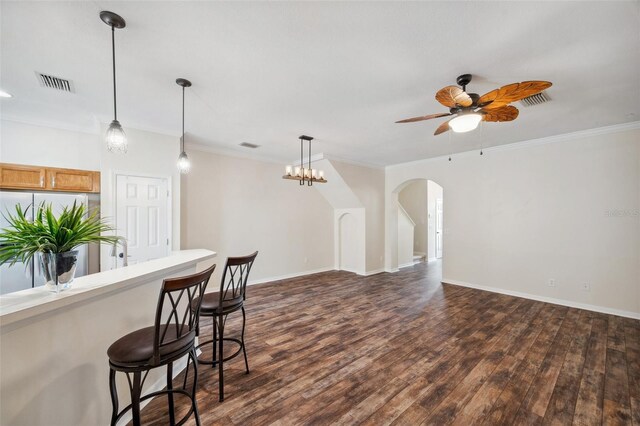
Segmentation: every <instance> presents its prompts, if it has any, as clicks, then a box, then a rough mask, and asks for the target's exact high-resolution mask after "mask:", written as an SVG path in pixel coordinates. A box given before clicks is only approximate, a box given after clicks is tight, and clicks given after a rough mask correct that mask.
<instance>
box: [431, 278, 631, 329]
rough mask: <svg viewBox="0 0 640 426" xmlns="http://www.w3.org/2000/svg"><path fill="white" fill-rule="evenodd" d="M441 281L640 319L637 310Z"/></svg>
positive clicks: (461, 282)
mask: <svg viewBox="0 0 640 426" xmlns="http://www.w3.org/2000/svg"><path fill="white" fill-rule="evenodd" d="M442 282H443V283H445V284H453V285H459V286H461V287H469V288H475V289H478V290H484V291H490V292H492V293H500V294H506V295H507V296H515V297H522V298H524V299H531V300H536V301H538V302H546V303H552V304H554V305H561V306H568V307H570V308H578V309H584V310H586V311H593V312H600V313H603V314H610V315H617V316H619V317H626V318H633V319H640V313H638V312H631V311H623V310H620V309H613V308H607V307H606V306H596V305H589V304H587V303H579V302H573V301H571V300H565V299H556V298H554V297H547V296H538V295H535V294H530V293H522V292H519V291H512V290H504V289H501V288H496V287H488V286H484V285H478V284H471V283H467V282H464V281H458V280H450V279H445V278H443V279H442Z"/></svg>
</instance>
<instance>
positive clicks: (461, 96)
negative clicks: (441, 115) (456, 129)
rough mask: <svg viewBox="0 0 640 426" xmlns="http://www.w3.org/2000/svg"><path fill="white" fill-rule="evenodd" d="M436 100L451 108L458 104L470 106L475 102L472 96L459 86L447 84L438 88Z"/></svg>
mask: <svg viewBox="0 0 640 426" xmlns="http://www.w3.org/2000/svg"><path fill="white" fill-rule="evenodd" d="M436 101H438V102H440V103H441V104H442V105H444V106H446V107H449V108H455V107H456V106H457V105H460V106H463V107H468V106H471V104H473V100H472V99H471V96H469V95H467V94H466V93H465V92H464V90H462V89H461V88H459V87H458V86H447V87H443V88H442V89H440V90H438V93H436Z"/></svg>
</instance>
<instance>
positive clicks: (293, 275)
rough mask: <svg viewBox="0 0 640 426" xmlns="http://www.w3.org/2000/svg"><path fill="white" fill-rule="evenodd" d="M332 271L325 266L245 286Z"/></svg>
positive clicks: (253, 281)
mask: <svg viewBox="0 0 640 426" xmlns="http://www.w3.org/2000/svg"><path fill="white" fill-rule="evenodd" d="M334 270H335V268H334V267H333V266H327V267H325V268H319V269H312V270H309V271H301V272H294V273H292V274H285V275H279V276H276V277H268V278H259V279H257V280H249V282H248V283H247V285H254V284H263V283H268V282H271V281H280V280H287V279H289V278H296V277H302V276H303V275H311V274H319V273H320V272H327V271H334ZM354 272H355V271H354Z"/></svg>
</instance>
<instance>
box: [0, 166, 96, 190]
mask: <svg viewBox="0 0 640 426" xmlns="http://www.w3.org/2000/svg"><path fill="white" fill-rule="evenodd" d="M0 188H1V189H33V190H40V191H63V192H100V172H96V171H92V170H77V169H60V168H54V167H40V166H28V165H23V164H8V163H0Z"/></svg>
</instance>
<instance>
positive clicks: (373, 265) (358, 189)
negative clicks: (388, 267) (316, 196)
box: [327, 160, 384, 274]
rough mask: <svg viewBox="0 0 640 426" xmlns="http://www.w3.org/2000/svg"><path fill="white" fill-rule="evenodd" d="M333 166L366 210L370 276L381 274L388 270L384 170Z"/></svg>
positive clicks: (367, 266)
mask: <svg viewBox="0 0 640 426" xmlns="http://www.w3.org/2000/svg"><path fill="white" fill-rule="evenodd" d="M331 164H333V166H334V167H335V169H336V170H337V171H338V172H339V173H340V176H342V179H344V181H345V182H346V183H347V185H348V186H349V187H350V188H351V190H352V191H353V192H354V193H355V194H356V196H357V197H358V199H359V200H360V202H361V203H362V205H363V206H364V208H365V216H366V225H365V226H366V241H365V243H366V273H367V274H371V273H375V272H379V271H381V270H382V269H383V268H384V170H383V169H376V168H372V167H365V166H360V165H355V164H350V163H345V162H342V161H335V160H331ZM327 179H330V177H327Z"/></svg>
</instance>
